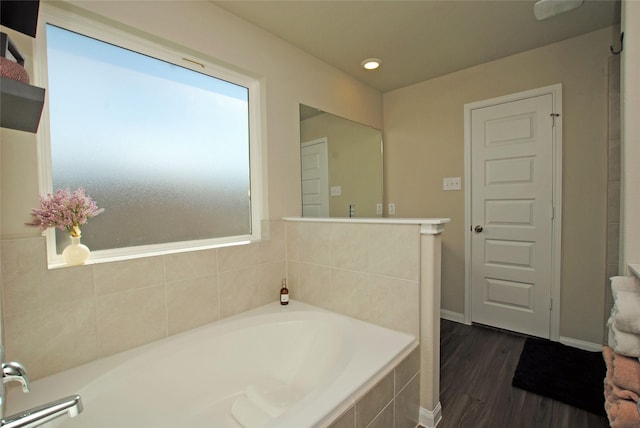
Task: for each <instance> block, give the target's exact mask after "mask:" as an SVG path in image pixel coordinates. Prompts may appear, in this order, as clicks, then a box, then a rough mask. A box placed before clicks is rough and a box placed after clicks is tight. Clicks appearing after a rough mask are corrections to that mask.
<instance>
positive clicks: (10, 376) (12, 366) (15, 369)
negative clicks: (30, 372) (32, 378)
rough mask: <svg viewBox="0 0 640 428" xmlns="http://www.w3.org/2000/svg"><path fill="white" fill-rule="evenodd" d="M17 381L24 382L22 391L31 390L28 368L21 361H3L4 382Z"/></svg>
mask: <svg viewBox="0 0 640 428" xmlns="http://www.w3.org/2000/svg"><path fill="white" fill-rule="evenodd" d="M12 381H17V382H20V383H21V384H22V392H24V393H27V392H29V378H28V377H27V369H25V368H24V366H23V365H22V364H20V363H16V362H15V361H12V362H10V363H2V383H3V384H4V383H8V382H12Z"/></svg>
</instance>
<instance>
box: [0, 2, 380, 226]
mask: <svg viewBox="0 0 640 428" xmlns="http://www.w3.org/2000/svg"><path fill="white" fill-rule="evenodd" d="M74 4H76V5H78V6H81V7H82V8H85V9H86V10H88V11H91V12H94V13H97V14H100V15H103V16H105V17H108V18H109V19H112V20H115V21H117V22H119V23H121V24H122V25H124V26H129V27H128V28H125V29H126V30H130V31H134V32H136V33H144V34H143V36H145V37H151V38H152V39H154V40H155V39H164V40H170V41H171V42H172V43H175V44H178V45H182V46H188V48H189V50H192V51H195V52H198V54H199V55H204V56H205V57H206V58H207V59H211V60H212V61H218V62H222V63H223V64H224V63H226V64H232V65H233V66H234V67H236V68H239V69H241V70H244V71H245V72H248V73H250V74H251V75H253V76H256V77H258V78H260V79H261V80H262V82H263V92H264V95H265V96H264V107H265V118H266V123H265V126H264V130H263V133H264V137H265V139H266V146H267V147H266V150H267V153H266V156H267V158H266V162H267V168H268V172H267V174H268V181H269V187H268V194H267V198H268V199H267V203H268V207H269V210H268V214H267V215H268V216H269V218H273V219H278V218H281V217H282V216H285V215H300V213H301V200H300V156H299V142H300V134H299V111H298V106H299V104H300V103H304V104H307V105H313V106H316V107H318V108H320V109H323V110H325V111H331V112H333V113H335V114H337V115H339V116H342V117H346V118H349V119H351V120H354V121H356V122H359V123H363V124H367V125H369V126H372V127H374V128H378V129H380V128H382V95H381V94H380V93H379V92H378V91H376V90H374V89H372V88H371V87H369V86H367V85H364V84H362V83H359V82H357V81H356V80H355V79H353V78H352V77H350V76H347V75H346V74H345V73H343V72H340V71H338V70H336V69H335V68H333V67H331V66H329V65H327V64H325V63H323V62H321V61H319V60H317V59H315V58H313V57H311V56H310V55H308V54H306V53H304V52H302V51H300V50H298V49H296V48H294V47H293V46H291V45H289V44H287V43H285V42H284V41H282V40H281V39H279V38H277V37H274V36H272V35H271V34H269V33H267V32H265V31H262V30H260V29H258V28H257V27H255V26H253V25H251V24H249V23H247V22H246V21H242V20H240V19H239V18H237V17H235V16H234V15H232V14H230V13H228V12H226V11H224V10H222V9H220V8H218V7H217V6H215V5H214V4H212V3H210V2H204V1H157V2H148V1H145V2H140V1H123V2H113V1H84V2H83V1H78V2H74ZM16 43H18V44H19V48H20V50H21V51H22V52H24V54H25V55H26V57H27V61H29V59H30V58H31V51H32V46H31V44H32V43H31V40H30V39H29V38H27V37H17V38H16ZM189 50H187V52H188V51H189ZM32 75H33V74H32ZM2 132H3V133H2V151H3V153H4V155H5V156H4V157H3V159H4V160H3V168H2V175H3V178H4V180H3V188H2V200H3V204H2V206H3V207H4V211H3V216H2V231H1V233H2V236H3V237H19V236H37V235H38V232H37V229H34V228H29V227H27V226H25V225H24V223H25V222H26V221H29V210H30V208H32V207H34V206H35V205H36V204H37V203H38V200H37V195H38V178H37V152H36V146H35V137H34V136H33V135H30V134H26V133H23V132H19V131H10V130H2Z"/></svg>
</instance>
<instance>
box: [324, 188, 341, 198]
mask: <svg viewBox="0 0 640 428" xmlns="http://www.w3.org/2000/svg"><path fill="white" fill-rule="evenodd" d="M325 189H326V187H325ZM340 195H342V186H331V196H340Z"/></svg>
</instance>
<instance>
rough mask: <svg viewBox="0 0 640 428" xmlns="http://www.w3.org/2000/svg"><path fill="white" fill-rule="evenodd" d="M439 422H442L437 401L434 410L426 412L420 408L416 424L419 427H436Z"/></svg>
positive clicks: (440, 409) (440, 407) (440, 408)
mask: <svg viewBox="0 0 640 428" xmlns="http://www.w3.org/2000/svg"><path fill="white" fill-rule="evenodd" d="M440 421H442V406H441V405H440V402H439V401H438V404H436V408H435V409H433V410H427V409H425V408H424V407H420V418H419V419H418V422H419V423H420V425H422V426H423V427H426V428H433V427H436V426H437V425H438V424H439V423H440Z"/></svg>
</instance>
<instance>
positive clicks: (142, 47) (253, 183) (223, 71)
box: [34, 2, 268, 268]
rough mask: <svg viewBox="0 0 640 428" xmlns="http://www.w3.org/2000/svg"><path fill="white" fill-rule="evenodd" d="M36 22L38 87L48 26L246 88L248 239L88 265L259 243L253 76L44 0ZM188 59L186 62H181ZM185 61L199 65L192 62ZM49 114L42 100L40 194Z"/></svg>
mask: <svg viewBox="0 0 640 428" xmlns="http://www.w3.org/2000/svg"><path fill="white" fill-rule="evenodd" d="M39 16H40V18H39V22H38V37H36V39H35V48H34V52H35V58H36V60H35V61H34V65H35V67H34V83H35V84H36V85H37V86H41V87H45V88H47V87H48V84H47V80H48V77H47V60H46V58H47V40H46V25H47V24H52V25H56V26H59V27H61V28H64V29H68V30H70V31H75V32H77V33H79V34H82V35H86V36H89V37H92V38H95V39H97V40H101V41H104V42H107V43H110V44H115V45H117V46H120V47H123V48H125V49H130V50H132V51H134V52H139V53H141V54H143V55H150V56H152V57H154V58H157V59H160V60H163V61H167V62H169V63H172V64H175V65H178V66H180V67H183V68H187V69H191V70H194V71H196V72H198V73H203V74H207V75H210V76H212V77H215V78H217V79H222V80H226V81H228V82H231V83H234V84H237V85H240V86H243V87H245V88H247V90H248V95H249V106H248V108H249V141H250V146H249V151H250V155H249V168H250V170H249V173H250V198H251V232H250V234H246V235H237V236H228V237H221V238H211V239H202V240H192V241H184V242H169V243H163V244H153V245H141V246H135V247H124V248H114V249H108V250H99V251H93V252H92V253H91V262H94V263H103V262H111V261H117V260H124V259H132V258H139V257H148V256H154V255H160V254H171V253H176V252H185V251H197V250H202V249H207V248H218V247H222V246H228V245H241V244H246V243H249V242H259V241H260V240H261V239H262V222H263V220H265V217H266V214H267V212H268V211H267V210H268V205H267V203H268V202H267V193H266V192H267V170H266V166H267V162H266V138H265V136H266V125H265V123H264V121H263V118H262V116H263V112H264V108H265V106H264V87H263V85H262V84H261V81H260V80H259V79H256V78H254V77H251V75H250V73H249V72H247V73H243V72H241V71H238V70H234V69H231V68H229V67H228V66H224V65H222V64H217V63H215V62H211V61H207V60H204V59H202V58H200V57H196V56H194V55H193V54H191V53H189V54H184V53H181V52H180V51H178V50H176V49H173V48H170V47H168V46H164V45H163V44H162V43H161V42H156V41H151V40H148V39H145V38H143V37H141V36H138V35H136V34H134V33H133V32H127V31H126V30H122V29H120V28H114V27H112V26H110V25H109V24H108V23H107V22H105V21H101V20H96V19H92V18H91V17H89V16H87V15H84V14H78V13H75V12H72V11H71V10H69V9H67V8H66V7H65V6H61V7H57V6H55V5H52V4H50V3H48V2H45V3H42V4H41V5H40V12H39ZM185 56H187V57H188V58H185ZM189 58H191V59H193V60H197V61H195V62H194V61H193V60H190V59H189ZM49 127H50V115H49V106H48V103H47V102H45V105H44V108H43V113H42V119H41V126H40V131H39V132H38V136H37V139H38V164H39V172H40V174H39V178H40V180H39V187H40V193H42V194H44V193H49V192H52V190H53V189H52V187H53V183H52V169H51V149H50V143H49V142H50V133H49ZM45 236H46V247H47V255H48V264H49V267H50V268H54V267H59V266H61V265H62V264H63V258H62V255H61V254H56V240H55V231H54V230H53V229H48V230H47V231H46V232H45Z"/></svg>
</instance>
